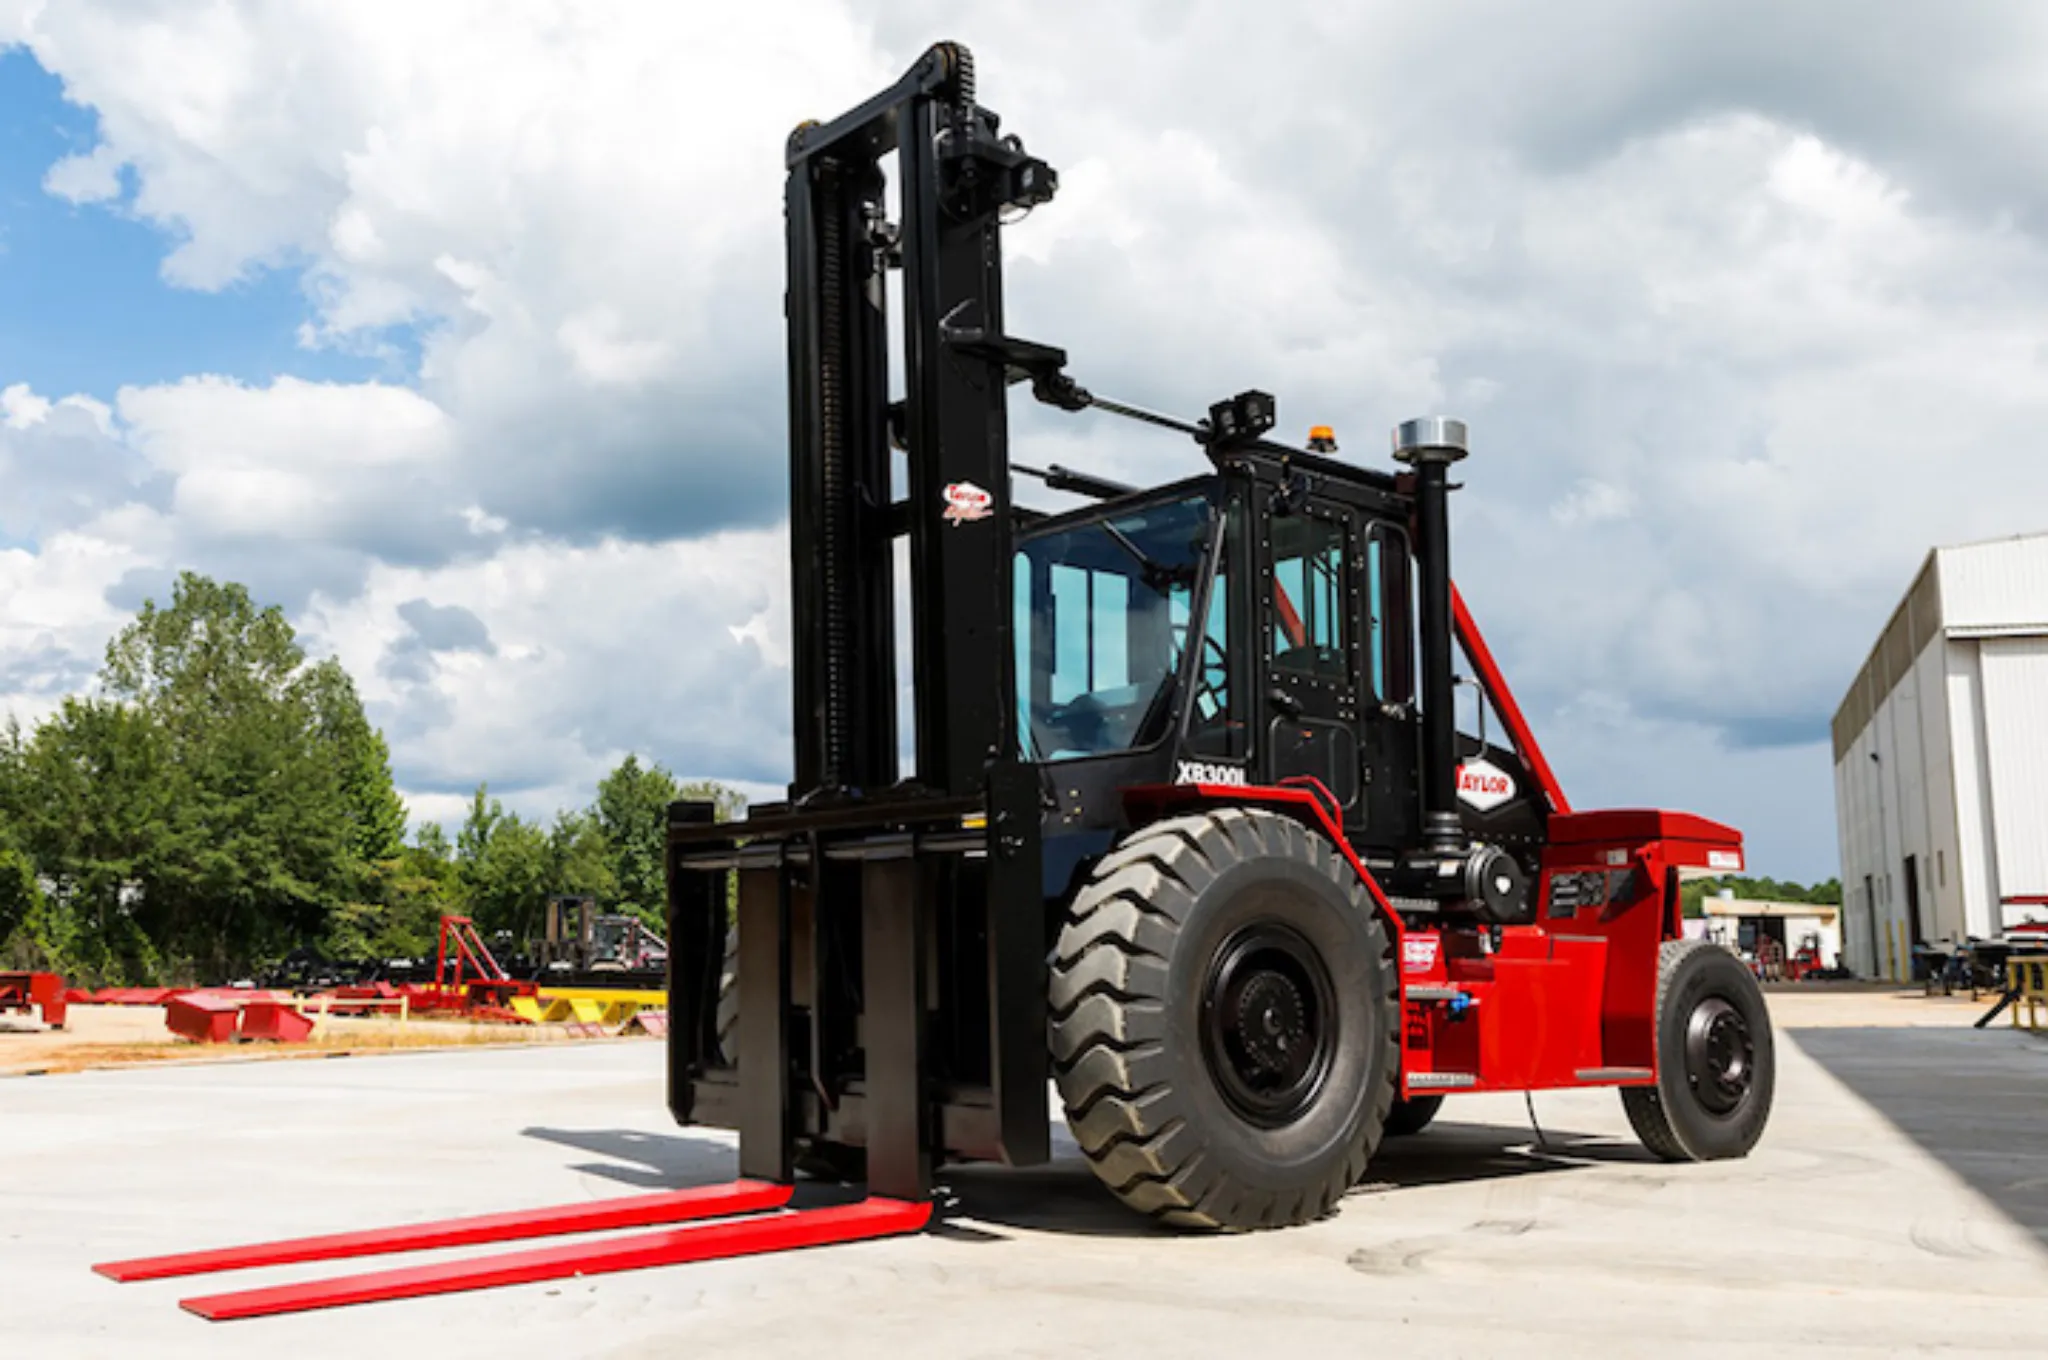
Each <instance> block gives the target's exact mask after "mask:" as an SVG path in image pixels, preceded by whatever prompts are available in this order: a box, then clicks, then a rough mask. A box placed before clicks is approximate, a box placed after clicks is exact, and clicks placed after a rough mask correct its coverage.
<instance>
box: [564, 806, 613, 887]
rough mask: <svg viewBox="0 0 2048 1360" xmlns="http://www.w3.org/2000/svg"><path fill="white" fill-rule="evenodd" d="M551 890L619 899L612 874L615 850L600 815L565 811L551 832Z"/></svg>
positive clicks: (587, 811) (585, 811) (586, 811)
mask: <svg viewBox="0 0 2048 1360" xmlns="http://www.w3.org/2000/svg"><path fill="white" fill-rule="evenodd" d="M548 891H549V892H550V893H568V894H574V895H576V896H582V897H594V898H596V899H597V900H598V901H600V902H611V901H614V900H615V899H616V898H617V897H618V880H617V879H616V878H614V877H613V874H612V847H611V842H610V841H609V840H607V839H606V838H605V834H604V827H603V826H602V825H601V824H600V823H599V822H598V819H597V814H596V813H594V812H591V811H589V810H587V809H586V810H584V811H581V812H562V813H559V814H557V815H556V817H555V824H554V826H553V828H551V829H550V830H549V832H548Z"/></svg>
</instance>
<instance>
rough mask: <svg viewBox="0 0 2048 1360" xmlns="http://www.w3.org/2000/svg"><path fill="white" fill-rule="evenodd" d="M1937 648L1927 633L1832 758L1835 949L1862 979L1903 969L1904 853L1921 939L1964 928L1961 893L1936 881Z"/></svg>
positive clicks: (1906, 970) (1951, 840) (1945, 835)
mask: <svg viewBox="0 0 2048 1360" xmlns="http://www.w3.org/2000/svg"><path fill="white" fill-rule="evenodd" d="M1946 652H1947V644H1946V643H1945V641H1944V640H1943V639H1942V638H1940V637H1938V636H1937V637H1936V638H1934V639H1933V640H1932V641H1930V642H1929V643H1928V644H1927V646H1926V647H1924V648H1923V649H1922V650H1921V652H1920V655H1919V656H1917V657H1914V658H1911V659H1910V660H1908V661H1906V662H1905V664H1903V665H1901V666H1900V669H1899V674H1898V678H1897V680H1896V681H1895V682H1894V683H1893V684H1892V686H1891V687H1890V689H1889V691H1888V692H1887V693H1886V694H1885V695H1884V696H1883V697H1882V698H1881V699H1879V700H1878V701H1877V703H1876V704H1875V705H1874V706H1873V708H1872V711H1871V713H1870V716H1869V719H1868V721H1867V722H1866V723H1865V724H1864V726H1863V729H1862V731H1860V732H1859V733H1857V734H1856V736H1855V737H1854V738H1853V740H1852V741H1851V742H1850V744H1849V747H1848V749H1847V750H1845V751H1844V752H1842V754H1841V755H1840V757H1839V758H1838V759H1837V760H1836V762H1835V819H1836V826H1837V829H1838V834H1839V839H1840V842H1841V852H1842V914H1843V922H1842V947H1843V950H1844V954H1845V957H1846V959H1847V962H1848V966H1849V967H1850V968H1851V969H1853V970H1854V971H1856V972H1857V973H1859V974H1862V975H1863V976H1865V977H1888V978H1894V979H1899V980H1903V979H1906V978H1908V977H1911V976H1912V946H1913V931H1912V924H1911V917H1910V913H1909V901H1910V899H1909V898H1908V896H1907V886H1906V873H1907V861H1908V860H1909V859H1910V860H1911V862H1912V866H1913V874H1914V877H1915V879H1916V890H1917V892H1918V894H1919V901H1920V934H1921V938H1922V939H1923V940H1925V941H1926V942H1928V943H1929V944H1938V943H1940V942H1942V941H1943V940H1945V939H1947V940H1953V939H1955V938H1956V936H1957V934H1958V932H1959V931H1960V930H1962V929H1963V928H1964V926H1965V917H1966V910H1965V895H1964V893H1963V891H1962V889H1961V887H1960V886H1959V885H1958V886H1956V887H1953V888H1949V887H1947V886H1946V885H1947V882H1948V879H1949V874H1948V868H1949V864H1950V862H1951V861H1952V860H1953V859H1954V858H1955V853H1956V852H1955V840H1956V836H1955V825H1956V822H1955V802H1956V800H1955V790H1954V780H1953V775H1952V771H1951V762H1950V758H1949V756H1950V753H1949V742H1948V734H1949V728H1950V716H1949V711H1948V709H1949V704H1948V693H1947V684H1946V671H1947V657H1946ZM1873 755H1874V756H1876V757H1877V758H1876V759H1875V760H1873V759H1871V757H1872V756H1873Z"/></svg>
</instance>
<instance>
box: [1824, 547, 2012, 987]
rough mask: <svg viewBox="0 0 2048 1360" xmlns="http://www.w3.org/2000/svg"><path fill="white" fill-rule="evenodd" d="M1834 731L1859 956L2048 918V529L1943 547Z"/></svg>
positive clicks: (1880, 955) (1847, 887)
mask: <svg viewBox="0 0 2048 1360" xmlns="http://www.w3.org/2000/svg"><path fill="white" fill-rule="evenodd" d="M1834 738H1835V821H1836V826H1837V829H1838V834H1839V836H1840V839H1841V851H1842V906H1843V919H1842V925H1843V931H1842V934H1843V947H1844V953H1845V954H1846V956H1847V957H1846V961H1847V963H1848V966H1849V967H1850V968H1852V969H1853V970H1855V971H1856V972H1858V973H1861V974H1863V975H1865V976H1868V977H1889V978H1895V979H1900V980H1904V979H1906V978H1909V977H1910V976H1911V975H1912V946H1913V944H1914V943H1915V942H1916V941H1923V942H1925V943H1927V944H1930V945H1935V946H1937V947H1939V946H1941V945H1944V944H1949V943H1954V942H1955V941H1957V940H1958V939H1960V938H1962V937H1963V936H1965V935H1974V936H1987V935H1996V934H1998V933H1999V932H2000V931H2001V930H2003V929H2004V928H2005V927H2006V926H2007V925H2012V924H2017V923H2019V922H2021V921H2025V920H2030V919H2039V918H2048V533H2040V534H2029V535H2026V536H2023V537H2019V538H2008V539H1999V540H1996V541H1992V542H1987V543H1970V544H1965V545H1962V546H1960V547H1954V548H1936V549H1935V550H1934V551H1933V552H1930V553H1929V554H1928V555H1927V561H1926V563H1925V564H1924V565H1923V566H1922V567H1921V568H1920V574H1919V575H1918V576H1917V577H1916V578H1915V579H1914V581H1913V586H1912V589H1910V590H1908V591H1907V592H1906V597H1905V599H1903V600H1901V601H1900V602H1899V607H1898V608H1897V609H1896V610H1894V611H1893V613H1892V617H1891V622H1890V623H1889V624H1888V625H1886V627H1885V630H1884V633H1883V635H1882V636H1880V637H1879V638H1878V640H1877V645H1876V646H1875V647H1873V648H1871V651H1870V657H1869V659H1868V660H1866V661H1865V662H1864V663H1863V668H1862V670H1860V671H1859V672H1858V673H1857V675H1856V680H1855V683H1854V684H1852V685H1850V686H1849V692H1848V694H1847V695H1846V696H1845V697H1844V698H1843V700H1842V705H1841V707H1840V708H1839V709H1837V710H1836V712H1835V721H1834Z"/></svg>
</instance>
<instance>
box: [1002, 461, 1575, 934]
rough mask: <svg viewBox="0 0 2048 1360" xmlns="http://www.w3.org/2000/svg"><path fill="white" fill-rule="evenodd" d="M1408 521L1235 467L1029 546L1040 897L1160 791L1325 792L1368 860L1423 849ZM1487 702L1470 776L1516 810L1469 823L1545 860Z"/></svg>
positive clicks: (1320, 474) (1315, 470) (1026, 577)
mask: <svg viewBox="0 0 2048 1360" xmlns="http://www.w3.org/2000/svg"><path fill="white" fill-rule="evenodd" d="M1304 462H1307V463H1309V464H1310V466H1309V467H1304V466H1303V464H1304ZM1409 515H1410V504H1409V502H1408V500H1407V498H1406V497H1405V496H1403V495H1402V494H1400V490H1399V489H1398V488H1397V486H1396V484H1395V482H1394V479H1393V478H1391V477H1388V476H1386V475H1384V474H1381V473H1377V472H1373V471H1370V470H1367V469H1364V468H1357V467H1353V466H1352V465H1350V464H1345V463H1339V462H1337V461H1335V460H1333V459H1322V458H1315V459H1305V458H1303V457H1301V456H1299V455H1297V456H1294V457H1289V458H1281V457H1274V456H1269V455H1265V454H1251V455H1244V454H1240V455H1235V456H1233V457H1231V458H1230V459H1228V460H1226V461H1225V463H1224V465H1223V467H1222V468H1221V470H1220V471H1219V472H1218V473H1216V474H1213V475H1209V476H1204V477H1197V478H1191V479H1188V480H1186V481H1182V482H1177V483H1174V484H1172V485H1169V486H1165V487H1161V488H1159V489H1158V490H1156V491H1151V492H1147V493H1144V494H1141V495H1130V496H1120V497H1117V498H1115V499H1113V500H1109V501H1106V502H1104V503H1102V504H1098V505H1092V506H1087V507H1084V508H1082V509H1079V510H1074V511H1070V512H1067V513H1064V514H1060V515H1056V516H1050V517H1047V518H1044V519H1039V520H1035V521H1033V522H1031V523H1030V524H1029V525H1028V526H1027V527H1024V528H1022V529H1020V531H1019V533H1018V537H1017V548H1016V554H1015V561H1014V569H1013V573H1012V581H1013V589H1014V593H1015V614H1014V637H1015V645H1016V674H1017V703H1018V714H1017V723H1016V728H1017V732H1018V734H1019V744H1020V747H1021V749H1020V751H1019V755H1020V756H1021V758H1022V759H1024V760H1026V761H1029V762H1031V763H1033V764H1036V765H1039V766H1041V767H1042V768H1043V769H1044V770H1045V772H1046V775H1047V779H1046V781H1045V782H1046V786H1047V789H1048V791H1049V794H1050V798H1049V803H1050V810H1049V811H1048V814H1047V818H1046V825H1045V832H1046V859H1047V863H1046V870H1047V873H1046V890H1047V893H1048V895H1057V894H1059V893H1061V892H1063V891H1065V889H1066V887H1067V885H1068V883H1069V881H1070V879H1071V877H1072V875H1073V873H1074V872H1075V871H1076V869H1077V868H1078V867H1079V866H1081V865H1083V864H1085V863H1086V861H1087V860H1089V859H1090V858H1092V856H1093V855H1094V854H1097V853H1100V851H1101V849H1103V848H1106V847H1107V845H1108V843H1109V841H1110V840H1111V839H1112V838H1113V837H1114V835H1115V833H1116V832H1117V831H1118V830H1120V829H1121V828H1123V827H1124V826H1125V825H1126V824H1127V823H1126V820H1125V810H1124V807H1123V795H1124V791H1125V790H1128V789H1132V788H1139V787H1145V786H1150V785H1158V784H1187V783H1202V784H1253V785H1275V784H1282V783H1306V782H1307V781H1314V784H1315V785H1318V786H1320V788H1321V790H1323V791H1325V792H1326V793H1327V795H1328V798H1329V800H1330V801H1331V802H1332V803H1334V804H1335V806H1336V809H1337V811H1338V815H1339V819H1340V821H1341V822H1342V824H1343V826H1344V829H1345V832H1346V834H1347V836H1349V837H1350V839H1351V842H1352V844H1353V845H1354V846H1356V847H1358V848H1359V851H1360V853H1361V854H1362V855H1367V856H1369V857H1373V858H1381V857H1387V858H1390V857H1392V856H1394V855H1396V854H1397V853H1399V851H1400V849H1401V848H1402V847H1404V846H1409V845H1413V844H1414V843H1415V842H1416V840H1417V839H1418V837H1419V836H1420V834H1421V828H1420V825H1419V807H1420V800H1419V799H1418V797H1417V788H1418V772H1417V771H1418V761H1419V759H1420V750H1421V748H1420V741H1421V730H1420V728H1421V724H1420V704H1419V701H1418V697H1417V688H1418V686H1417V677H1416V657H1415V647H1416V636H1415V626H1414V609H1413V598H1414V591H1413V584H1412V582H1413V573H1414V563H1413V557H1412V549H1411V546H1410V538H1409ZM1255 528H1260V529H1262V531H1260V532H1255V531H1254V530H1255ZM1465 669H1466V671H1467V672H1468V673H1469V672H1470V671H1471V670H1472V669H1473V667H1471V665H1470V663H1469V660H1468V661H1467V663H1466V667H1465ZM1473 692H1474V697H1473V699H1472V700H1471V701H1468V702H1467V703H1466V704H1465V705H1463V706H1462V707H1461V711H1460V713H1459V719H1460V721H1459V723H1458V727H1459V729H1460V731H1459V738H1458V755H1459V759H1460V761H1461V762H1463V763H1464V764H1465V765H1466V766H1468V767H1469V768H1471V769H1474V770H1480V771H1485V772H1487V773H1486V777H1487V778H1488V779H1489V780H1491V781H1493V785H1492V788H1493V791H1494V792H1495V793H1499V792H1500V791H1502V790H1505V791H1506V793H1507V796H1504V797H1493V796H1489V794H1488V792H1487V791H1486V790H1470V791H1468V792H1469V796H1468V797H1464V798H1461V801H1460V808H1459V811H1460V816H1461V818H1462V819H1463V820H1464V821H1465V823H1466V824H1467V827H1468V830H1469V831H1471V832H1472V833H1473V834H1475V835H1484V836H1485V837H1487V838H1488V839H1489V840H1491V841H1492V842H1493V843H1496V844H1502V845H1505V846H1509V847H1514V846H1517V845H1523V844H1526V845H1528V846H1530V847H1534V846H1535V845H1537V844H1539V843H1540V838H1541V835H1542V832H1543V826H1542V821H1541V816H1542V809H1541V808H1540V806H1539V805H1537V803H1536V794H1535V781H1534V780H1533V779H1531V778H1530V777H1529V774H1528V772H1527V771H1526V770H1525V769H1524V768H1523V767H1522V764H1521V762H1520V760H1519V758H1518V757H1517V755H1516V753H1515V751H1514V750H1513V748H1512V747H1511V746H1507V745H1497V744H1495V742H1493V741H1491V740H1488V735H1489V729H1490V730H1491V732H1493V733H1499V732H1500V731H1501V730H1502V729H1501V727H1500V725H1499V724H1498V722H1497V721H1496V722H1495V723H1492V724H1489V723H1488V721H1487V718H1486V704H1487V699H1486V696H1485V694H1484V693H1483V691H1480V690H1479V689H1478V688H1477V686H1476V684H1475V685H1474V687H1473Z"/></svg>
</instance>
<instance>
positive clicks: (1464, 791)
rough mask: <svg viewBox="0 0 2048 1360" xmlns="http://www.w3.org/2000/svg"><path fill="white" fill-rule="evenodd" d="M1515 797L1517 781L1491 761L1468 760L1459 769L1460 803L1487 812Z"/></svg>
mask: <svg viewBox="0 0 2048 1360" xmlns="http://www.w3.org/2000/svg"><path fill="white" fill-rule="evenodd" d="M1514 796H1515V780H1514V776H1512V775H1510V774H1509V773H1508V772H1507V771H1506V770H1503V769H1502V768H1501V767H1500V766H1498V765H1496V764H1494V763H1493V762H1492V761H1490V760H1468V761H1466V762H1465V763H1464V764H1463V765H1460V766H1459V767H1458V801H1459V802H1461V803H1463V804H1465V805H1466V806H1467V807H1470V808H1475V809H1477V810H1478V811H1480V812H1486V811H1489V810H1491V809H1493V808H1497V807H1499V806H1500V805H1501V804H1502V803H1505V802H1506V801H1507V800H1508V799H1510V798H1512V797H1514Z"/></svg>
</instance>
